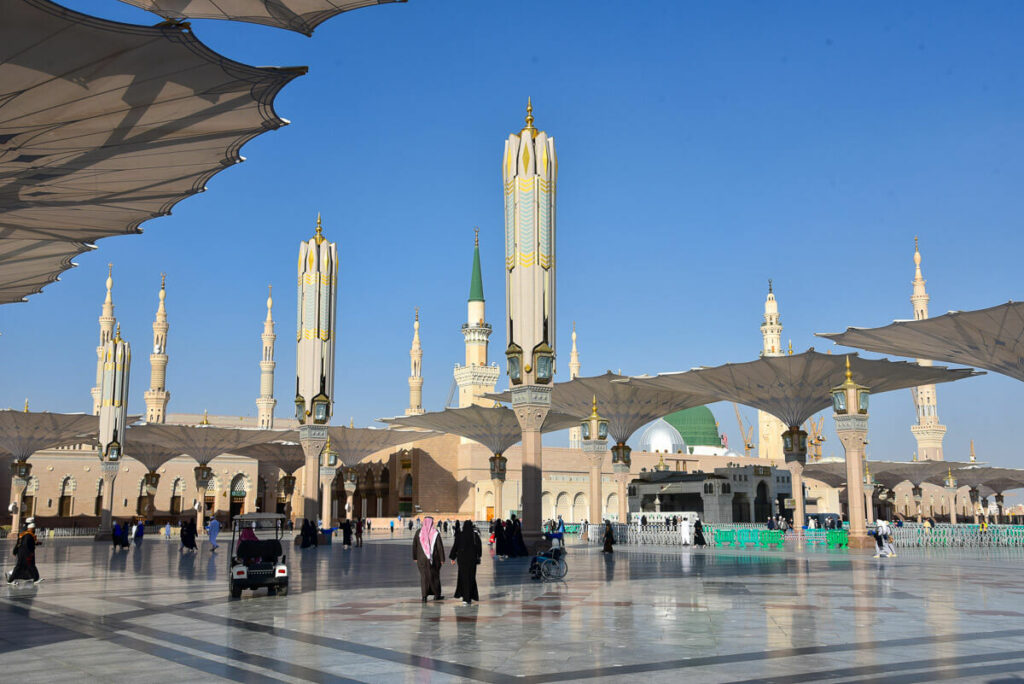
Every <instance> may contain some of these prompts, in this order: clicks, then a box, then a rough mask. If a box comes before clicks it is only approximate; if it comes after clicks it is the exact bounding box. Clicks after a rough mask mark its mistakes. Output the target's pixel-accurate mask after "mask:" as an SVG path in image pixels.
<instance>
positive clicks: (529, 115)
mask: <svg viewBox="0 0 1024 684" xmlns="http://www.w3.org/2000/svg"><path fill="white" fill-rule="evenodd" d="M526 127H527V128H528V129H530V130H531V131H532V130H533V100H532V99H531V98H530V97H527V98H526Z"/></svg>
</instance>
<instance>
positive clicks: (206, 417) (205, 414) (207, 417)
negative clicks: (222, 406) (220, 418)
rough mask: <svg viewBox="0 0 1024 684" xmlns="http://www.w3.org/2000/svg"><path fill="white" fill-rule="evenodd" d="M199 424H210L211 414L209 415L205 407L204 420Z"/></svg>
mask: <svg viewBox="0 0 1024 684" xmlns="http://www.w3.org/2000/svg"><path fill="white" fill-rule="evenodd" d="M199 424H200V425H209V424H210V415H209V413H207V411H206V409H203V421H202V422H201V423H199Z"/></svg>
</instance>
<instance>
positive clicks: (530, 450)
mask: <svg viewBox="0 0 1024 684" xmlns="http://www.w3.org/2000/svg"><path fill="white" fill-rule="evenodd" d="M512 410H513V411H514V412H515V414H516V419H517V420H518V421H519V427H520V428H521V429H522V432H523V447H522V448H523V465H522V482H523V510H522V526H523V541H524V542H525V543H526V548H527V549H528V550H529V551H530V552H531V553H532V552H534V551H535V550H536V549H537V547H542V546H544V544H541V542H542V541H543V540H544V538H543V537H542V536H541V525H542V521H541V514H542V512H541V488H542V484H543V479H544V463H543V460H544V458H543V447H542V444H541V427H543V425H544V419H545V418H547V415H548V412H549V411H550V410H551V387H550V386H543V385H521V386H519V387H513V388H512Z"/></svg>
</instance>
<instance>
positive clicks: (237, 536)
mask: <svg viewBox="0 0 1024 684" xmlns="http://www.w3.org/2000/svg"><path fill="white" fill-rule="evenodd" d="M284 524H285V517H284V516H283V515H281V514H280V513H246V514H245V515H236V516H235V517H234V519H233V520H232V521H231V554H230V555H229V556H228V558H229V561H228V581H229V582H230V583H231V596H232V597H233V598H241V596H242V590H243V589H258V588H259V587H266V588H267V594H268V595H270V596H273V595H274V594H278V595H280V596H286V595H287V594H288V566H287V565H286V564H285V561H286V560H287V556H285V555H284V551H282V549H281V535H282V534H284Z"/></svg>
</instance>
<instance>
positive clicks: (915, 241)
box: [914, 235, 918, 252]
mask: <svg viewBox="0 0 1024 684" xmlns="http://www.w3.org/2000/svg"><path fill="white" fill-rule="evenodd" d="M914 251H915V252H916V251H918V249H917V236H916V235H915V236H914Z"/></svg>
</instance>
